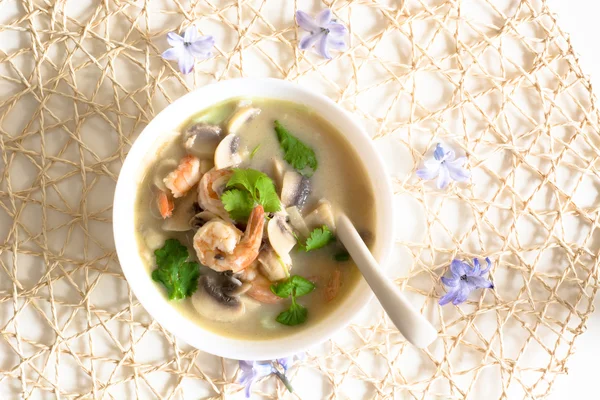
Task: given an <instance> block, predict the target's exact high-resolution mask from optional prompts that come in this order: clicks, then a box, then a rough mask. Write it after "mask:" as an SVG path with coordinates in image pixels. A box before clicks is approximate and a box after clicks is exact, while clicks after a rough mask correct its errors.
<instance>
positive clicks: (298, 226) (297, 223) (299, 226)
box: [285, 206, 310, 238]
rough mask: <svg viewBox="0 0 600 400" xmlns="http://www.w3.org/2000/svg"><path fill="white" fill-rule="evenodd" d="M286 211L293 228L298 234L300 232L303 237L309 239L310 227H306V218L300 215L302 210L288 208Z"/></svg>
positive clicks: (294, 207)
mask: <svg viewBox="0 0 600 400" xmlns="http://www.w3.org/2000/svg"><path fill="white" fill-rule="evenodd" d="M285 211H286V212H287V215H288V218H289V220H290V225H291V226H292V228H293V229H295V230H296V232H298V233H299V234H300V235H302V236H303V237H305V238H306V237H308V235H310V231H309V230H308V226H306V222H304V217H302V214H300V210H298V207H296V206H292V207H288V208H286V209H285Z"/></svg>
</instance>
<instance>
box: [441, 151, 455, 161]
mask: <svg viewBox="0 0 600 400" xmlns="http://www.w3.org/2000/svg"><path fill="white" fill-rule="evenodd" d="M455 157H456V155H455V154H454V150H452V149H450V150H448V151H446V152H445V153H444V158H443V161H447V162H449V161H454V158H455Z"/></svg>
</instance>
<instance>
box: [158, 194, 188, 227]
mask: <svg viewBox="0 0 600 400" xmlns="http://www.w3.org/2000/svg"><path fill="white" fill-rule="evenodd" d="M195 202H196V195H195V193H193V192H189V193H188V194H187V195H186V196H185V197H184V198H182V199H181V200H180V201H179V202H177V203H176V204H175V210H174V211H173V215H172V216H171V217H170V218H167V219H165V220H164V222H163V224H162V228H163V229H164V230H165V231H172V232H185V231H189V230H190V229H192V226H191V225H190V219H191V218H192V217H193V216H194V213H195V210H194V203H195Z"/></svg>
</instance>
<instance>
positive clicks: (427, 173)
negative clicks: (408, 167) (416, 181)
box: [417, 164, 440, 181]
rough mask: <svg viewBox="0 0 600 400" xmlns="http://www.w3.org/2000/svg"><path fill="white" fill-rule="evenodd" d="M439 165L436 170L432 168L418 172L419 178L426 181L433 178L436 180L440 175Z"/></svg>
mask: <svg viewBox="0 0 600 400" xmlns="http://www.w3.org/2000/svg"><path fill="white" fill-rule="evenodd" d="M439 167H440V166H439V164H438V166H437V168H436V169H431V168H427V167H426V168H421V169H418V170H417V176H418V177H419V178H421V179H424V180H426V181H428V180H431V179H433V178H435V177H436V176H438V174H439V169H440V168H439Z"/></svg>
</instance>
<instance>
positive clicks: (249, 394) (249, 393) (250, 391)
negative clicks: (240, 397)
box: [244, 379, 254, 399]
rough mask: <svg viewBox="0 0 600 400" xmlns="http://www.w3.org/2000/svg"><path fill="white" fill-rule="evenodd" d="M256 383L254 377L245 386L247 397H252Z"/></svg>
mask: <svg viewBox="0 0 600 400" xmlns="http://www.w3.org/2000/svg"><path fill="white" fill-rule="evenodd" d="M253 383H254V379H251V380H250V381H249V382H248V383H247V384H246V385H245V386H246V387H245V388H244V396H246V398H247V399H249V398H250V396H251V395H252V384H253Z"/></svg>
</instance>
